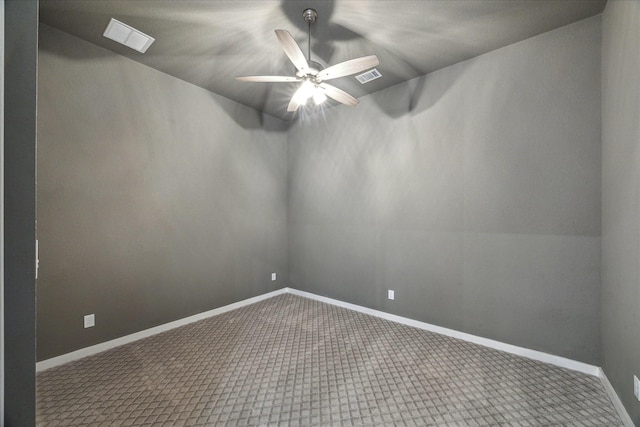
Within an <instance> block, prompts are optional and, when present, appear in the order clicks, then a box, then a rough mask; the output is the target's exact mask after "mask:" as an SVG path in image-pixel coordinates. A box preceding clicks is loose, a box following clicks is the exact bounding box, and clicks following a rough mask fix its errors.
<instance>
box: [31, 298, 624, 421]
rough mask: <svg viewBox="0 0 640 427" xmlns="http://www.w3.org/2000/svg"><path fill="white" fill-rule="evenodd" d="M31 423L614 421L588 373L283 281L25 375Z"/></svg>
mask: <svg viewBox="0 0 640 427" xmlns="http://www.w3.org/2000/svg"><path fill="white" fill-rule="evenodd" d="M37 424H38V425H39V426H80V425H82V426H99V425H109V426H143V425H144V426H162V425H167V426H205V425H206V426H209V425H291V426H308V425H323V426H327V425H372V426H381V425H409V426H411V425H415V426H427V425H437V426H479V425H482V426H486V425H509V426H511V425H512V426H534V425H544V426H549V425H573V426H596V425H597V426H603V425H604V426H620V425H622V422H621V420H620V418H619V417H618V415H617V413H616V411H615V409H614V407H613V404H612V403H611V401H610V399H609V398H608V396H607V394H606V393H605V390H604V388H603V386H602V384H601V383H600V380H599V379H598V378H595V377H591V376H588V375H584V374H580V373H577V372H573V371H569V370H566V369H562V368H558V367H555V366H551V365H547V364H544V363H540V362H536V361H532V360H529V359H525V358H521V357H517V356H513V355H511V354H508V353H503V352H500V351H496V350H492V349H488V348H485V347H481V346H478V345H475V344H470V343H467V342H464V341H460V340H456V339H453V338H449V337H446V336H441V335H438V334H434V333H431V332H427V331H423V330H420V329H415V328H412V327H408V326H404V325H400V324H396V323H392V322H389V321H387V320H383V319H379V318H376V317H372V316H368V315H365V314H361V313H358V312H354V311H351V310H347V309H344V308H339V307H335V306H332V305H328V304H324V303H320V302H317V301H313V300H309V299H306V298H302V297H299V296H294V295H291V294H284V295H280V296H277V297H274V298H271V299H268V300H265V301H262V302H259V303H257V304H253V305H251V306H247V307H244V308H240V309H238V310H234V311H231V312H227V313H225V314H222V315H219V316H216V317H212V318H209V319H206V320H202V321H199V322H197V323H193V324H190V325H187V326H183V327H181V328H178V329H173V330H171V331H168V332H165V333H162V334H159V335H155V336H152V337H150V338H147V339H144V340H141V341H137V342H135V343H132V344H127V345H124V346H121V347H118V348H115V349H112V350H109V351H106V352H103V353H100V354H97V355H95V356H91V357H87V358H85V359H82V360H79V361H76V362H72V363H68V364H66V365H63V366H59V367H56V368H52V369H49V370H47V371H44V372H41V373H39V374H38V376H37Z"/></svg>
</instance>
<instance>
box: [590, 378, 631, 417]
mask: <svg viewBox="0 0 640 427" xmlns="http://www.w3.org/2000/svg"><path fill="white" fill-rule="evenodd" d="M598 371H599V373H598V376H599V377H600V380H601V381H602V385H603V386H604V389H605V390H606V391H607V394H608V395H609V399H611V402H612V403H613V406H614V407H615V408H616V411H618V415H619V416H620V418H622V422H623V423H624V425H625V427H635V424H633V420H632V419H631V417H630V416H629V413H628V412H627V410H626V409H625V407H624V405H623V404H622V401H621V400H620V397H618V393H616V391H615V390H614V388H613V386H612V385H611V383H610V382H609V378H607V376H606V375H605V373H604V371H603V370H602V368H598Z"/></svg>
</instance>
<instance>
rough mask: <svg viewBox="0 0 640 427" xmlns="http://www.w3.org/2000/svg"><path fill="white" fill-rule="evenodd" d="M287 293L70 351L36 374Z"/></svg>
mask: <svg viewBox="0 0 640 427" xmlns="http://www.w3.org/2000/svg"><path fill="white" fill-rule="evenodd" d="M286 292H287V288H283V289H278V290H277V291H273V292H268V293H266V294H262V295H258V296H256V297H253V298H248V299H245V300H242V301H238V302H234V303H233V304H229V305H225V306H223V307H218V308H214V309H213V310H209V311H205V312H202V313H198V314H195V315H193V316H189V317H185V318H183V319H179V320H176V321H173V322H169V323H165V324H163V325H159V326H155V327H153V328H149V329H145V330H144V331H140V332H136V333H133V334H130V335H125V336H124V337H120V338H116V339H113V340H110V341H106V342H103V343H100V344H96V345H92V346H91V347H85V348H81V349H80V350H76V351H72V352H71V353H66V354H62V355H60V356H57V357H52V358H51V359H46V360H43V361H41V362H38V363H36V372H42V371H44V370H47V369H50V368H53V367H54V366H59V365H63V364H65V363H68V362H72V361H74V360H78V359H82V358H83V357H87V356H91V355H94V354H97V353H102V352H103V351H106V350H109V349H112V348H114V347H119V346H121V345H123V344H128V343H130V342H134V341H138V340H140V339H142V338H147V337H150V336H152V335H156V334H159V333H161V332H166V331H168V330H171V329H174V328H178V327H180V326H184V325H188V324H189V323H193V322H197V321H198V320H203V319H207V318H209V317H213V316H217V315H218V314H222V313H226V312H227V311H231V310H235V309H237V308H240V307H244V306H246V305H250V304H254V303H256V302H259V301H262V300H265V299H269V298H271V297H274V296H276V295H281V294H284V293H286Z"/></svg>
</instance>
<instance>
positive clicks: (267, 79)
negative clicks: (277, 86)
mask: <svg viewBox="0 0 640 427" xmlns="http://www.w3.org/2000/svg"><path fill="white" fill-rule="evenodd" d="M236 80H240V81H241V82H256V83H285V82H298V81H300V79H299V78H297V77H287V76H244V77H236Z"/></svg>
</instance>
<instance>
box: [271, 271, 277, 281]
mask: <svg viewBox="0 0 640 427" xmlns="http://www.w3.org/2000/svg"><path fill="white" fill-rule="evenodd" d="M271 281H272V282H275V281H276V273H271Z"/></svg>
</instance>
